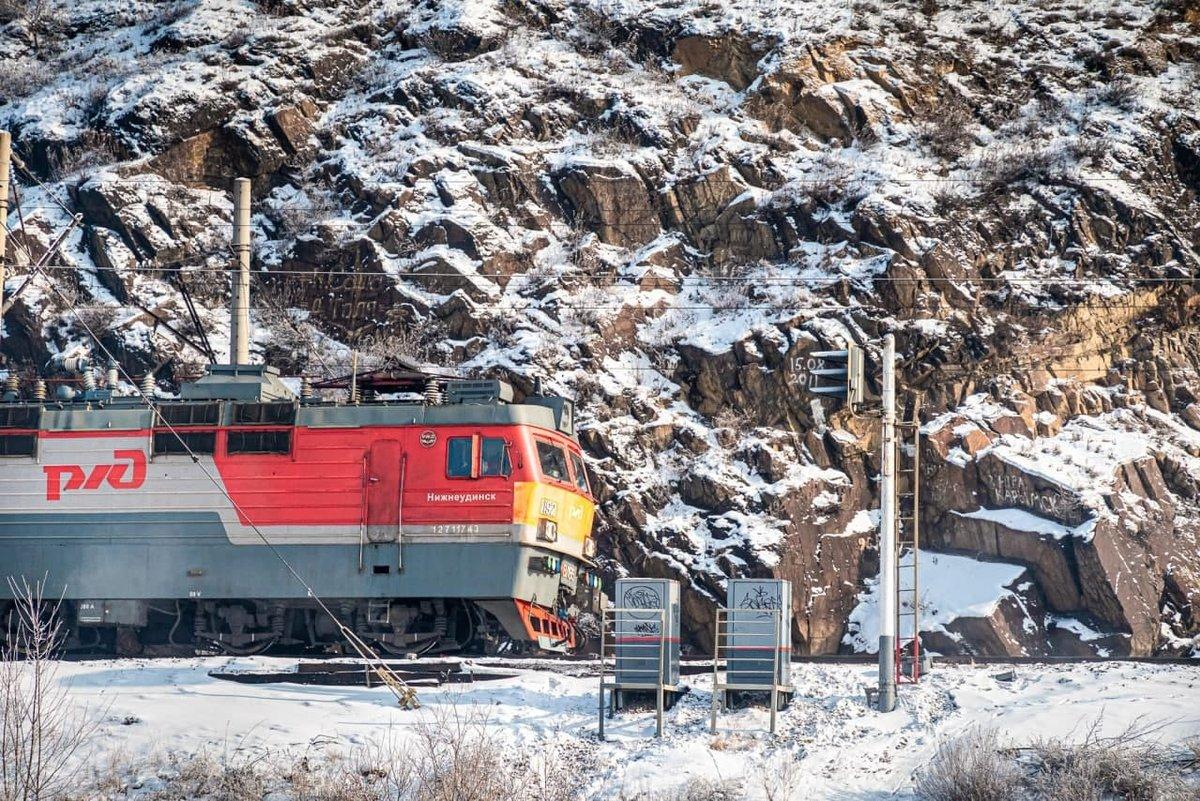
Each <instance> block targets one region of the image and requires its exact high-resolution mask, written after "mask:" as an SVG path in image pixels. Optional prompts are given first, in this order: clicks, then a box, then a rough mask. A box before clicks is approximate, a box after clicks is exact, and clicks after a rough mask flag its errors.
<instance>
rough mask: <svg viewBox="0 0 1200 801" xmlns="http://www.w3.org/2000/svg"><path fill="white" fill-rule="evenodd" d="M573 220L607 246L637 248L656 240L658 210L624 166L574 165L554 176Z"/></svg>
mask: <svg viewBox="0 0 1200 801" xmlns="http://www.w3.org/2000/svg"><path fill="white" fill-rule="evenodd" d="M554 177H555V183H556V185H557V186H558V189H559V191H560V192H561V193H562V195H563V197H564V199H565V205H566V206H567V208H568V209H569V210H570V213H571V215H572V217H573V218H574V219H575V220H576V221H577V222H578V223H579V224H580V225H582V226H583V227H585V228H587V229H588V230H590V231H594V232H595V233H596V235H597V236H598V237H599V238H600V241H602V242H604V243H606V244H609V245H619V246H622V247H638V246H640V245H644V244H646V243H647V242H650V241H652V240H653V239H654V238H655V237H657V236H658V234H659V232H660V231H661V227H660V224H659V219H658V210H657V206H656V205H655V203H654V202H653V201H652V200H651V198H650V193H649V192H648V191H647V189H646V184H645V183H644V182H643V181H642V179H641V177H640V176H638V175H637V174H636V173H635V172H634V171H633V170H632V169H631V168H629V167H628V166H626V165H590V164H589V165H575V166H572V167H568V168H566V169H563V170H561V171H559V172H558V173H556V174H555V176H554Z"/></svg>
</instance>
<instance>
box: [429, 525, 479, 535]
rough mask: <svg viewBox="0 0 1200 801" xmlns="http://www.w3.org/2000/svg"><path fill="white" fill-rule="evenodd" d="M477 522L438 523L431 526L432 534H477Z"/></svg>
mask: <svg viewBox="0 0 1200 801" xmlns="http://www.w3.org/2000/svg"><path fill="white" fill-rule="evenodd" d="M479 532H480V528H479V524H478V523H438V524H437V525H435V526H434V527H433V533H434V534H478V533H479Z"/></svg>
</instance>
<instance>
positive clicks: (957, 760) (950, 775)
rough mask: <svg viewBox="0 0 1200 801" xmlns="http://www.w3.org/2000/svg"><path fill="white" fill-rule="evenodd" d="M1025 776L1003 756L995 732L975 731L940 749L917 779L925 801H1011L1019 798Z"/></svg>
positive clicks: (918, 789)
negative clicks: (1010, 800)
mask: <svg viewBox="0 0 1200 801" xmlns="http://www.w3.org/2000/svg"><path fill="white" fill-rule="evenodd" d="M1022 778H1023V777H1022V774H1021V771H1020V769H1019V768H1018V767H1017V766H1016V764H1015V763H1014V762H1013V760H1012V759H1010V758H1009V757H1006V756H1004V755H1002V754H1001V753H1000V743H999V738H998V737H997V735H996V732H994V731H991V730H989V729H974V730H972V731H970V732H968V733H967V734H966V735H964V736H962V737H959V738H958V739H956V740H950V741H949V742H946V743H943V744H942V745H940V746H939V747H938V750H937V753H936V754H935V755H934V757H933V759H932V760H930V762H929V764H928V765H927V766H926V767H925V770H924V771H922V772H921V774H920V775H919V776H918V777H917V782H916V795H917V797H918V798H920V799H922V801H1009V799H1015V798H1019V797H1020V792H1021V782H1022Z"/></svg>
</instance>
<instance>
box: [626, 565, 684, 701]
mask: <svg viewBox="0 0 1200 801" xmlns="http://www.w3.org/2000/svg"><path fill="white" fill-rule="evenodd" d="M614 613H615V617H614V623H613V648H614V653H615V654H616V662H617V664H616V681H617V684H654V683H657V682H658V681H659V678H660V675H661V679H662V683H663V684H667V685H674V684H678V683H679V582H677V581H673V580H671V579H617V591H616V599H615V600H614ZM664 625H665V627H666V630H665V632H664V631H663V628H662V627H663V626H664ZM660 665H661V674H660Z"/></svg>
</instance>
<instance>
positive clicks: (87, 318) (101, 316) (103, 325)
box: [75, 304, 121, 338]
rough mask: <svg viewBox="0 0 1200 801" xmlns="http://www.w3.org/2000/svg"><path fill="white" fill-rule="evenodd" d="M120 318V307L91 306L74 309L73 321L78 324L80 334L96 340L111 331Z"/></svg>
mask: <svg viewBox="0 0 1200 801" xmlns="http://www.w3.org/2000/svg"><path fill="white" fill-rule="evenodd" d="M120 317H121V307H120V306H116V305H113V306H109V305H104V304H93V305H90V306H77V307H76V308H75V320H76V322H78V323H79V328H80V329H81V331H80V332H81V333H83V334H88V335H91V336H94V337H96V338H99V337H102V336H104V335H105V334H107V333H108V332H109V331H111V330H112V329H113V327H114V326H115V325H116V323H117V320H118V319H119V318H120Z"/></svg>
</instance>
